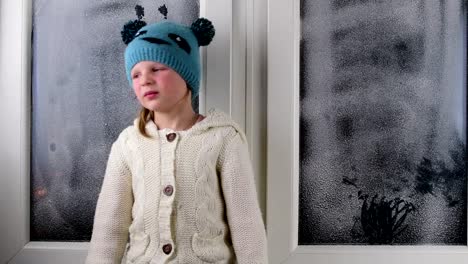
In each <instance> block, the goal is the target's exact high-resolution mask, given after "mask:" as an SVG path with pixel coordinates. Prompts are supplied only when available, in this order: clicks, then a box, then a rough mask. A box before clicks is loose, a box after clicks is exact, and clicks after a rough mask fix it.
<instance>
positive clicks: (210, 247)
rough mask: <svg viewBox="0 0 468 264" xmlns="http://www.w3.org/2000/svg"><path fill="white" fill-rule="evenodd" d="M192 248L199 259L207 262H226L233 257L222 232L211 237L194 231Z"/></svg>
mask: <svg viewBox="0 0 468 264" xmlns="http://www.w3.org/2000/svg"><path fill="white" fill-rule="evenodd" d="M192 250H193V252H194V253H195V255H196V256H197V257H198V258H199V259H201V260H203V261H205V262H208V263H227V261H229V259H230V258H232V257H233V253H232V252H231V249H230V248H229V247H228V245H227V244H226V242H225V241H224V232H221V234H219V235H217V236H215V237H212V238H205V237H202V236H200V235H199V234H198V233H195V234H194V235H193V237H192Z"/></svg>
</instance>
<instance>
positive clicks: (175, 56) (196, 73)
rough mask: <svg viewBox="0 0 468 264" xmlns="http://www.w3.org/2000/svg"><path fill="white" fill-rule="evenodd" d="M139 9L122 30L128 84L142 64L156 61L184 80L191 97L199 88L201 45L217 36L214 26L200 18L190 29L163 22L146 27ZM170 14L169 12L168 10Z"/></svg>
mask: <svg viewBox="0 0 468 264" xmlns="http://www.w3.org/2000/svg"><path fill="white" fill-rule="evenodd" d="M140 8H141V7H140ZM135 9H136V10H137V16H138V18H139V19H138V20H135V21H130V22H128V23H127V24H126V25H125V26H124V29H123V30H122V32H121V33H122V39H123V41H124V42H125V44H127V45H128V46H127V48H126V49H125V70H126V73H127V79H128V81H129V83H130V84H131V83H132V78H131V75H130V72H131V70H132V68H133V66H135V65H136V64H137V63H139V62H140V61H155V62H159V63H162V64H164V65H166V66H169V67H170V68H172V69H173V70H174V71H176V72H177V73H178V74H179V75H180V76H181V77H182V79H184V80H185V82H186V83H187V85H188V87H189V88H190V89H191V90H192V98H195V97H196V96H197V95H198V91H199V88H200V52H199V46H206V45H208V44H209V43H210V42H211V40H212V39H213V37H214V32H215V31H214V27H213V25H212V24H211V22H210V21H209V20H208V19H206V18H199V19H197V20H196V21H195V22H194V23H193V24H192V25H191V26H190V27H187V26H184V25H181V24H178V23H174V22H169V21H161V22H157V23H154V24H150V25H146V23H145V22H144V21H142V20H141V18H142V17H143V15H142V13H140V14H141V15H139V14H138V11H140V12H143V10H142V8H141V9H140V10H139V9H138V6H137V7H136V8H135ZM166 12H167V11H166Z"/></svg>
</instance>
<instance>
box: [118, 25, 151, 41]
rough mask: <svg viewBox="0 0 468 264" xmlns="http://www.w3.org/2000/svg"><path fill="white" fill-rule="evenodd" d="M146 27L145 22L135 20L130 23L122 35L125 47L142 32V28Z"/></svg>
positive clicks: (124, 28) (125, 26)
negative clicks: (139, 31)
mask: <svg viewBox="0 0 468 264" xmlns="http://www.w3.org/2000/svg"><path fill="white" fill-rule="evenodd" d="M144 26H146V22H145V21H143V20H134V21H128V22H127V23H126V24H125V25H124V27H123V29H122V31H121V32H120V34H121V35H122V41H123V42H124V43H125V45H128V43H130V42H131V41H132V40H133V39H134V38H135V34H136V33H137V32H138V30H140V29H141V28H142V27H144Z"/></svg>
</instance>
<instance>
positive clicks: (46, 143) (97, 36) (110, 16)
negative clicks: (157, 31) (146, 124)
mask: <svg viewBox="0 0 468 264" xmlns="http://www.w3.org/2000/svg"><path fill="white" fill-rule="evenodd" d="M136 4H140V5H142V6H143V7H144V8H145V21H146V22H148V23H151V22H156V21H158V20H161V19H163V18H164V17H163V16H162V15H161V14H160V13H159V12H158V7H159V6H161V5H163V4H166V6H167V8H168V19H169V20H172V21H177V22H181V23H184V24H187V25H190V24H191V23H192V22H193V21H195V19H196V18H198V16H199V10H200V7H199V1H184V0H171V1H160V0H151V1H150V0H145V1H123V0H119V1H109V0H103V1H91V0H83V1H71V0H69V1H62V0H35V1H33V40H32V47H33V60H32V65H33V68H32V72H33V73H32V153H31V240H33V241H85V240H89V239H90V237H91V231H92V224H93V216H94V210H95V206H96V201H97V197H98V195H99V191H100V187H101V183H102V179H103V176H104V171H105V166H106V162H107V157H108V154H109V151H110V147H111V144H112V143H113V142H114V141H115V140H116V138H117V136H118V134H119V133H120V132H121V131H122V129H124V128H125V127H127V126H129V125H131V124H132V122H133V119H134V118H135V117H136V116H137V113H138V110H139V105H138V101H137V100H136V98H135V96H134V94H133V91H132V89H131V87H130V86H129V84H128V81H127V79H126V77H125V69H124V62H123V52H124V49H125V44H124V43H123V42H122V40H121V37H120V31H121V29H122V27H123V25H124V24H125V23H126V22H127V21H129V20H134V19H136V15H135V9H134V8H135V5H136Z"/></svg>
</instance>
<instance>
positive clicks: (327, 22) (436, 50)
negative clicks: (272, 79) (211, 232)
mask: <svg viewBox="0 0 468 264" xmlns="http://www.w3.org/2000/svg"><path fill="white" fill-rule="evenodd" d="M300 15H301V43H300V50H301V53H300V55H301V60H300V64H301V65H300V69H301V71H300V80H301V82H300V86H301V89H300V183H299V184H300V187H299V190H300V191H299V192H300V194H299V219H298V220H299V234H298V237H299V244H301V245H326V244H361V245H369V244H385V245H387V244H388V245H420V244H433V245H466V244H467V213H466V212H467V202H466V199H467V196H466V192H467V188H466V186H467V179H466V163H465V160H466V73H467V71H466V65H467V64H466V30H467V28H466V3H465V1H463V0H454V1H424V0H411V1H408V0H385V1H384V0H382V1H379V0H375V1H374V0H372V1H371V0H328V1H312V0H310V1H307V0H302V1H301V14H300Z"/></svg>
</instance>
